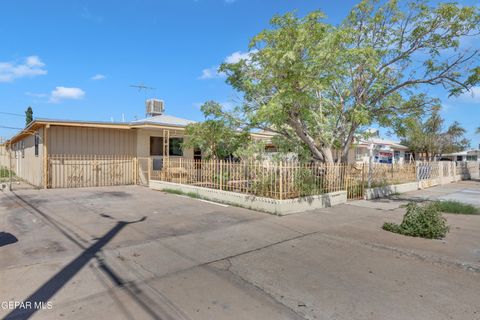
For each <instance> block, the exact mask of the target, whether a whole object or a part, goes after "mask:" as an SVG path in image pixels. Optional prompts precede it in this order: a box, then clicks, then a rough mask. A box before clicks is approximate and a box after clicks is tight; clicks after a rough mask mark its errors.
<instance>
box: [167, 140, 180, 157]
mask: <svg viewBox="0 0 480 320" xmlns="http://www.w3.org/2000/svg"><path fill="white" fill-rule="evenodd" d="M168 143H169V147H170V148H169V152H168V154H169V155H170V156H179V157H181V156H183V151H182V143H183V138H170V140H168Z"/></svg>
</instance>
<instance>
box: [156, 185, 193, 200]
mask: <svg viewBox="0 0 480 320" xmlns="http://www.w3.org/2000/svg"><path fill="white" fill-rule="evenodd" d="M162 191H163V192H166V193H171V194H177V195H181V196H187V197H190V198H194V199H199V198H200V196H199V195H198V194H196V193H195V192H184V191H181V190H177V189H168V188H166V189H162Z"/></svg>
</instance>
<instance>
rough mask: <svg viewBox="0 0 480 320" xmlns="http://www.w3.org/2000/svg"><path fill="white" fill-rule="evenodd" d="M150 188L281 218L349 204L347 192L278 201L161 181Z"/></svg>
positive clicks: (153, 181)
mask: <svg viewBox="0 0 480 320" xmlns="http://www.w3.org/2000/svg"><path fill="white" fill-rule="evenodd" d="M150 188H151V189H154V190H164V189H171V190H177V191H181V192H185V193H187V192H188V193H190V192H192V193H195V194H196V195H198V196H199V197H201V198H203V199H208V200H212V201H216V202H220V203H227V204H232V205H236V206H240V207H244V208H248V209H252V210H258V211H263V212H268V213H273V214H276V215H280V216H282V215H286V214H290V213H295V212H302V211H307V210H314V209H319V208H326V207H331V206H334V205H337V204H342V203H346V202H347V192H346V191H338V192H331V193H326V194H322V195H317V196H310V197H303V198H296V199H288V200H276V199H270V198H264V197H256V196H252V195H247V194H243V193H237V192H230V191H223V190H217V189H209V188H203V187H197V186H190V185H184V184H179V183H173V182H165V181H159V180H151V181H150Z"/></svg>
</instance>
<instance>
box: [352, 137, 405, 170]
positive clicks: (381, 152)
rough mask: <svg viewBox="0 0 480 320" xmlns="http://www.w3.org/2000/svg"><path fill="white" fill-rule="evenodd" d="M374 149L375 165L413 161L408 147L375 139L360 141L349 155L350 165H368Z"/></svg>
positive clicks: (373, 159) (373, 158)
mask: <svg viewBox="0 0 480 320" xmlns="http://www.w3.org/2000/svg"><path fill="white" fill-rule="evenodd" d="M370 149H372V161H373V162H374V163H388V164H391V163H405V162H410V161H412V155H411V153H410V152H408V147H406V146H404V145H401V144H400V143H398V142H395V141H391V140H386V139H381V138H379V137H373V138H370V139H366V140H360V141H358V142H357V143H356V144H355V146H354V147H352V148H351V149H350V151H349V154H348V159H349V160H348V162H349V163H368V162H369V161H370Z"/></svg>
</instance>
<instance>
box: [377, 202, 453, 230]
mask: <svg viewBox="0 0 480 320" xmlns="http://www.w3.org/2000/svg"><path fill="white" fill-rule="evenodd" d="M382 228H383V229H384V230H386V231H390V232H394V233H399V234H403V235H406V236H411V237H422V238H427V239H442V238H444V237H445V236H446V235H447V232H448V230H449V227H448V226H447V220H445V218H444V217H442V214H441V212H440V210H439V208H438V206H437V205H436V204H435V203H428V204H425V205H418V204H416V203H414V202H410V203H409V204H408V205H407V213H405V215H404V216H403V221H402V223H400V224H396V223H391V222H385V223H384V224H383V226H382Z"/></svg>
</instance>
